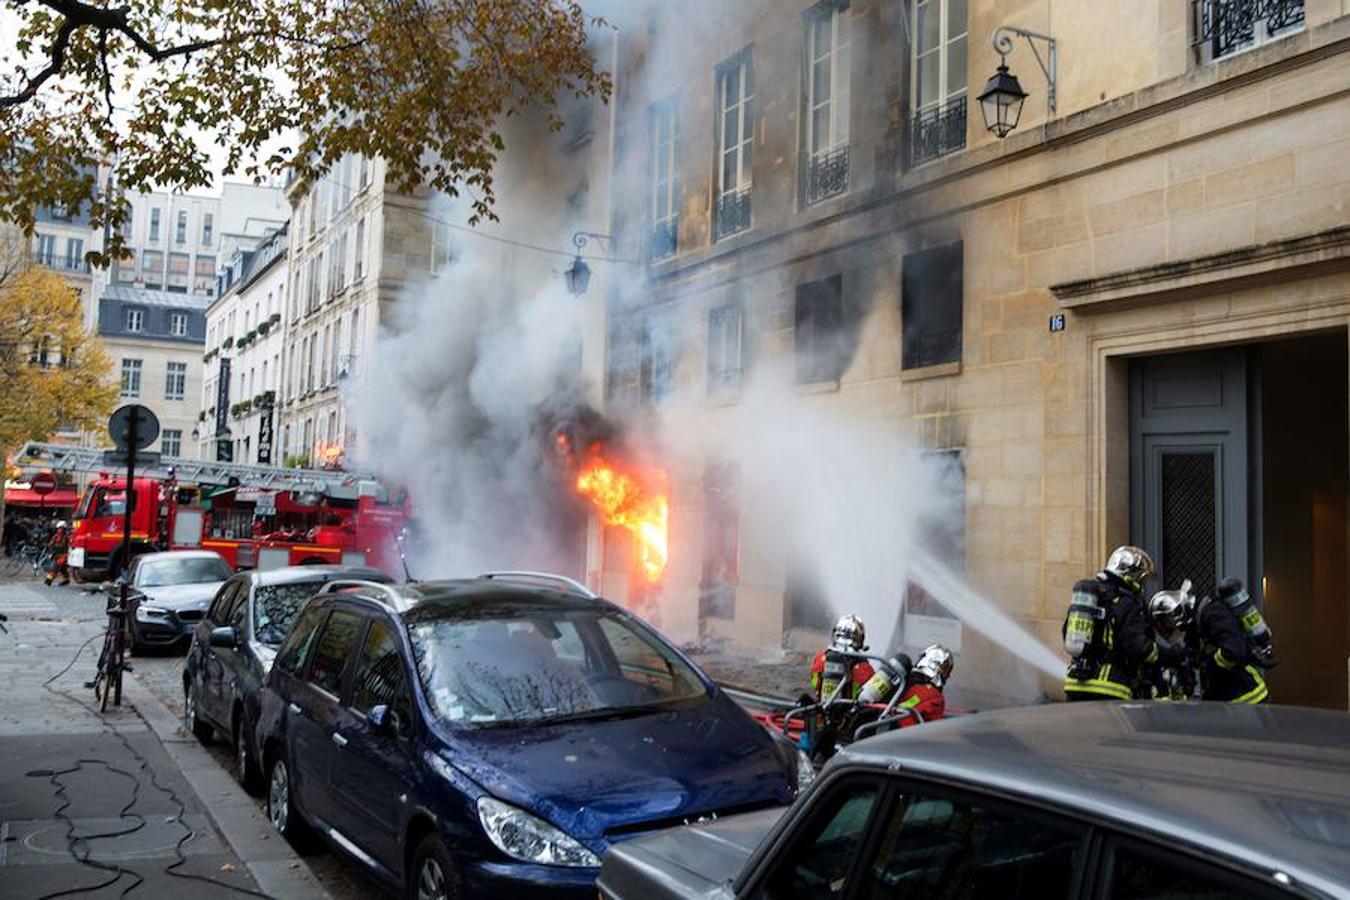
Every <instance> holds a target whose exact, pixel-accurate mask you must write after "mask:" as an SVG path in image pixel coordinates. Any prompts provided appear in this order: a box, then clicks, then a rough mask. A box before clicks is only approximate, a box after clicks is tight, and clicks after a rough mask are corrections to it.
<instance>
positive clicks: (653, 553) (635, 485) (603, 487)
mask: <svg viewBox="0 0 1350 900" xmlns="http://www.w3.org/2000/svg"><path fill="white" fill-rule="evenodd" d="M639 479H640V475H638V473H636V472H633V473H630V472H627V471H624V470H623V468H621V467H620V466H619V465H618V464H617V463H614V462H611V461H609V460H607V459H605V458H604V457H603V456H600V455H599V454H595V455H593V456H592V457H591V458H590V459H589V460H588V461H587V463H586V464H585V465H584V466H583V467H582V468H581V472H580V473H579V474H578V475H577V493H579V494H581V496H583V497H585V498H586V499H588V500H590V501H591V504H592V505H593V506H594V507H595V509H596V511H597V512H598V513H599V514H600V518H601V520H602V521H604V523H605V524H606V525H618V526H619V527H621V528H626V529H628V531H630V532H631V533H632V535H633V542H634V545H635V547H636V551H637V559H638V565H639V566H641V568H642V571H643V574H645V575H646V576H647V580H648V581H650V582H653V583H655V582H659V581H660V580H661V578H662V576H664V575H665V572H666V561H667V556H668V546H667V539H668V536H669V530H670V525H669V520H670V498H669V497H668V496H667V495H666V493H665V491H664V490H650V489H648V488H646V487H644V486H643V484H642V481H640V480H639ZM646 480H648V481H652V480H655V481H664V478H662V477H657V478H651V479H646Z"/></svg>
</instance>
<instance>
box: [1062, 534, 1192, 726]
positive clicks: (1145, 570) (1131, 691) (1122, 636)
mask: <svg viewBox="0 0 1350 900" xmlns="http://www.w3.org/2000/svg"><path fill="white" fill-rule="evenodd" d="M1153 573H1154V569H1153V560H1152V559H1151V558H1150V557H1149V555H1148V554H1147V553H1145V552H1144V551H1143V550H1140V549H1139V548H1138V547H1117V548H1116V549H1115V551H1114V552H1112V554H1111V558H1110V559H1108V560H1107V562H1106V566H1105V568H1103V569H1102V571H1100V572H1098V573H1097V576H1096V577H1095V578H1088V579H1084V580H1083V581H1080V582H1078V583H1077V584H1075V585H1074V587H1073V599H1072V601H1071V602H1070V604H1069V613H1068V616H1067V617H1066V618H1065V621H1064V648H1065V649H1066V650H1067V651H1068V652H1069V656H1070V657H1072V661H1071V662H1070V663H1069V670H1068V673H1067V674H1066V675H1065V678H1064V696H1065V698H1066V699H1068V700H1070V701H1076V700H1130V699H1132V698H1134V697H1135V696H1136V692H1138V693H1139V695H1140V696H1143V695H1145V694H1148V695H1151V694H1152V691H1151V689H1147V690H1146V689H1143V688H1141V687H1140V685H1141V684H1142V679H1143V676H1144V675H1145V673H1146V671H1147V670H1148V669H1150V668H1151V667H1154V666H1156V665H1158V664H1159V663H1160V662H1164V660H1163V659H1162V657H1163V656H1164V655H1167V656H1168V657H1169V661H1170V657H1171V656H1172V655H1183V653H1184V652H1183V651H1182V650H1180V649H1179V648H1167V649H1164V648H1160V647H1159V645H1158V642H1157V640H1156V639H1155V637H1154V634H1153V628H1152V626H1151V625H1150V624H1149V620H1148V614H1147V612H1146V611H1145V608H1144V602H1143V599H1142V598H1141V593H1142V592H1143V589H1144V582H1146V581H1147V580H1148V579H1149V578H1151V577H1153Z"/></svg>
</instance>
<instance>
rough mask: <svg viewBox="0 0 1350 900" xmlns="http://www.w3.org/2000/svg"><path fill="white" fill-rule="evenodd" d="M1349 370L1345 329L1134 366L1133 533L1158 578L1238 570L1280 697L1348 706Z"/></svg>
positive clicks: (1203, 588)
mask: <svg viewBox="0 0 1350 900" xmlns="http://www.w3.org/2000/svg"><path fill="white" fill-rule="evenodd" d="M1348 378H1350V370H1348V369H1347V335H1346V332H1345V331H1344V330H1338V331H1334V332H1326V333H1319V334H1315V335H1311V336H1307V337H1298V338H1289V339H1285V340H1274V341H1269V342H1266V343H1263V344H1253V345H1249V346H1245V347H1234V348H1225V349H1222V350H1209V351H1199V352H1189V353H1179V354H1170V355H1166V356H1157V357H1148V358H1143V359H1137V360H1134V361H1133V362H1132V364H1131V367H1130V421H1131V428H1130V496H1131V515H1130V523H1131V524H1130V531H1131V540H1133V541H1134V542H1135V543H1138V544H1139V545H1140V546H1142V547H1144V548H1145V549H1146V550H1148V551H1149V552H1150V553H1152V554H1153V555H1154V559H1155V560H1156V562H1157V564H1158V568H1159V577H1160V581H1161V587H1165V588H1174V587H1177V586H1178V585H1179V584H1180V583H1181V581H1182V580H1183V579H1186V578H1189V579H1190V580H1191V581H1192V582H1193V584H1194V585H1195V589H1196V592H1197V594H1203V593H1205V592H1208V591H1210V590H1212V588H1213V586H1214V584H1215V582H1216V581H1217V580H1218V579H1219V578H1224V577H1229V576H1233V577H1238V578H1241V579H1243V581H1244V582H1245V583H1246V584H1247V586H1248V588H1249V589H1250V591H1251V593H1252V595H1253V596H1254V597H1256V598H1257V599H1258V601H1259V602H1261V603H1262V605H1263V607H1264V609H1265V614H1266V618H1267V620H1268V622H1269V623H1270V627H1271V629H1272V631H1273V633H1274V635H1275V643H1276V650H1277V652H1278V655H1279V658H1280V665H1279V666H1278V668H1276V669H1274V670H1273V671H1272V672H1271V673H1270V677H1269V681H1270V686H1271V695H1272V698H1273V699H1274V700H1275V701H1276V702H1279V703H1293V704H1303V705H1310V706H1322V707H1330V708H1336V709H1346V707H1347V659H1348V657H1350V597H1348V596H1347V583H1348V582H1350V570H1348V569H1347V526H1346V521H1347V490H1348V488H1350V484H1348V483H1347V482H1348V479H1347V467H1348V466H1350V421H1348V420H1350V416H1348V415H1347V409H1348V408H1350V394H1348V393H1347V379H1348Z"/></svg>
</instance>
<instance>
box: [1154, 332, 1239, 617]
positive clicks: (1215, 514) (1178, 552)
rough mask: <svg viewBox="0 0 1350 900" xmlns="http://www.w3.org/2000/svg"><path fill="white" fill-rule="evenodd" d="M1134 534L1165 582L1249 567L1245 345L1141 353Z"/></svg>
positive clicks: (1200, 580) (1209, 585) (1210, 580)
mask: <svg viewBox="0 0 1350 900" xmlns="http://www.w3.org/2000/svg"><path fill="white" fill-rule="evenodd" d="M1130 395H1131V396H1130V407H1131V409H1130V413H1131V416H1130V418H1131V434H1130V439H1131V447H1130V495H1131V520H1130V530H1131V532H1132V538H1131V539H1132V540H1133V541H1134V542H1135V543H1137V544H1139V545H1140V546H1142V547H1143V548H1144V549H1145V550H1147V551H1148V552H1149V553H1151V554H1152V555H1153V558H1154V560H1155V561H1156V562H1157V564H1158V572H1159V577H1160V580H1161V582H1162V585H1163V587H1166V588H1175V587H1178V586H1180V584H1181V582H1182V580H1183V579H1186V578H1189V579H1190V580H1191V581H1192V583H1194V585H1195V590H1196V592H1197V594H1201V593H1205V592H1208V591H1211V590H1212V589H1213V587H1214V585H1215V583H1216V582H1217V581H1218V580H1219V579H1220V578H1223V577H1226V576H1230V575H1231V576H1236V577H1238V578H1241V579H1243V581H1245V582H1247V583H1248V584H1250V583H1251V578H1250V574H1251V573H1250V572H1249V570H1248V561H1249V560H1248V544H1249V539H1248V516H1249V511H1250V510H1249V506H1250V504H1249V497H1250V475H1249V466H1248V457H1249V453H1250V448H1249V445H1248V434H1249V428H1248V419H1249V399H1248V369H1247V354H1246V352H1245V351H1244V350H1242V349H1240V348H1235V349H1229V350H1215V351H1206V352H1201V353H1184V354H1175V355H1171V356H1158V357H1149V358H1145V359H1139V360H1135V361H1134V364H1133V366H1132V370H1131V391H1130Z"/></svg>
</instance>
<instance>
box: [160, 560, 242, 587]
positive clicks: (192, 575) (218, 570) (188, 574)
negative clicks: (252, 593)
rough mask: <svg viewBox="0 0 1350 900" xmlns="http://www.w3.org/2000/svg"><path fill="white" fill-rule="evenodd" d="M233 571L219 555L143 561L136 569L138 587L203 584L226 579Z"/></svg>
mask: <svg viewBox="0 0 1350 900" xmlns="http://www.w3.org/2000/svg"><path fill="white" fill-rule="evenodd" d="M232 574H233V573H232V572H231V571H230V567H229V565H228V564H227V563H226V562H225V560H223V559H221V558H220V557H219V556H216V557H211V556H188V557H182V558H179V559H157V560H154V561H153V562H142V563H141V564H140V566H139V567H138V568H137V570H136V586H137V587H168V586H169V585H173V584H203V583H206V582H209V581H224V580H225V579H226V578H229V577H230V575H232Z"/></svg>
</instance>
